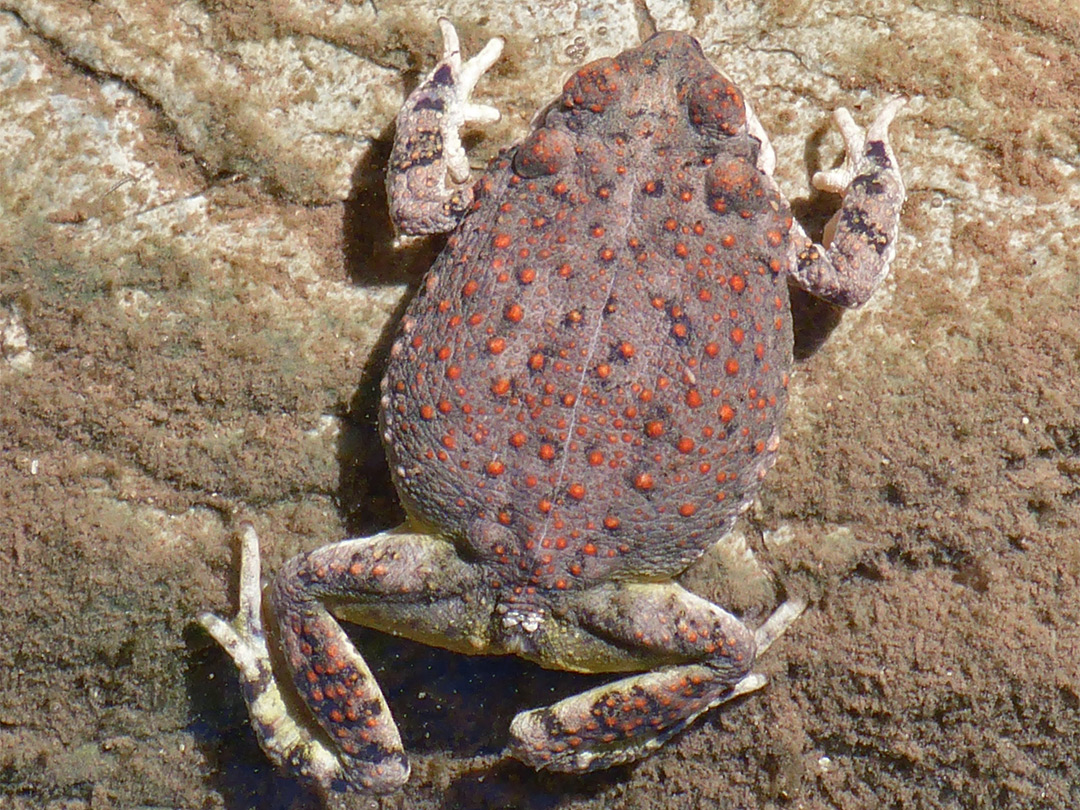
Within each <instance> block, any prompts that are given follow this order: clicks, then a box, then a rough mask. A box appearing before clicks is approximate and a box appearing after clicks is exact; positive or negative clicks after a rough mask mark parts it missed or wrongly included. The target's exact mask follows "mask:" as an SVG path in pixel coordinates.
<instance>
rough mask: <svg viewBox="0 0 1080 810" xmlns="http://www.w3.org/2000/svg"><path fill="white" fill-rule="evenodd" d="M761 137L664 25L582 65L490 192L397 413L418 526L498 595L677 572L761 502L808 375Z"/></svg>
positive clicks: (432, 303) (448, 262)
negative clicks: (790, 387) (796, 365)
mask: <svg viewBox="0 0 1080 810" xmlns="http://www.w3.org/2000/svg"><path fill="white" fill-rule="evenodd" d="M758 146H759V144H758V142H757V140H755V139H754V138H752V137H750V136H749V135H747V133H746V118H745V109H744V105H743V101H742V97H741V94H740V93H739V91H738V90H737V89H736V88H735V87H734V86H733V85H732V84H731V83H730V82H729V81H728V80H726V79H725V78H724V77H722V76H721V75H719V74H718V73H717V72H716V70H715V69H714V68H713V67H712V66H711V65H710V64H709V63H708V62H707V61H706V60H705V58H704V56H703V55H702V54H701V51H700V49H699V48H698V46H697V43H696V42H694V41H693V40H692V39H691V38H689V37H687V36H685V35H681V34H672V33H667V34H660V35H657V36H656V37H654V38H652V39H650V40H649V41H648V42H646V43H645V44H643V45H642V46H641V47H639V48H637V49H634V50H630V51H627V52H625V53H623V54H621V55H620V56H618V57H616V58H615V59H607V60H601V61H598V62H594V63H592V64H590V65H588V66H586V67H584V68H582V69H581V70H580V71H578V72H577V73H576V74H575V75H574V76H573V77H572V78H571V79H570V81H569V82H568V83H567V85H566V87H565V89H564V92H563V95H562V98H561V99H560V101H559V102H558V103H557V104H556V105H554V106H553V107H552V108H551V109H549V111H548V112H547V113H546V115H545V116H544V117H543V118H542V119H541V124H540V125H539V127H538V128H537V129H536V130H535V131H534V132H532V133H531V134H530V135H529V136H528V137H527V138H526V139H525V141H524V142H523V143H521V144H519V145H518V146H516V147H514V148H513V149H511V150H509V151H507V152H506V153H504V154H503V155H501V156H500V157H499V158H498V159H496V160H495V161H494V162H493V163H492V165H491V166H490V167H489V168H488V171H487V173H486V174H485V175H484V176H483V178H482V179H481V180H480V181H479V183H478V184H477V196H476V201H475V203H474V205H473V210H472V211H471V212H470V214H469V215H468V216H467V217H466V218H465V219H464V221H463V222H462V224H461V225H460V226H459V227H458V229H457V230H456V231H455V232H454V233H453V235H452V236H451V237H450V239H449V242H448V244H447V246H446V250H445V251H444V252H443V254H442V255H441V256H440V258H439V259H438V261H437V262H436V263H435V265H434V266H433V267H432V269H431V271H430V273H429V275H428V277H427V279H426V281H425V284H424V285H423V288H422V289H421V292H420V294H419V295H418V296H417V297H416V298H415V299H414V300H413V302H412V304H411V305H410V306H409V309H408V312H407V314H406V317H405V318H404V320H403V322H402V328H401V334H400V335H399V336H398V339H397V341H396V342H395V345H394V348H393V351H392V357H391V361H390V364H389V368H388V370H387V374H386V379H385V380H384V394H385V396H384V400H383V408H382V414H381V418H382V427H383V435H384V438H385V439H386V445H387V452H388V455H389V458H390V461H391V468H392V471H393V474H394V476H395V479H396V482H397V486H398V490H399V492H400V493H401V494H402V496H403V498H404V499H405V502H406V506H407V508H408V510H409V512H410V513H411V514H413V515H414V516H416V517H419V518H421V519H423V520H425V521H427V522H429V523H431V524H434V525H435V526H437V527H438V528H439V529H440V530H441V531H442V532H443V533H445V534H448V535H450V536H452V537H454V538H455V539H456V540H457V541H459V542H460V543H461V544H462V545H463V546H467V547H468V548H469V549H470V553H471V554H473V555H476V556H477V557H479V558H481V559H484V560H486V561H488V563H489V564H490V566H491V570H492V579H493V580H495V581H497V582H499V583H501V584H504V585H505V584H524V585H530V584H531V585H535V586H538V587H542V588H576V587H582V586H584V585H586V584H589V583H591V582H595V581H597V580H603V579H611V578H619V577H634V576H642V575H644V576H649V575H661V574H663V575H670V574H673V573H677V572H678V571H680V570H681V569H683V568H684V567H685V566H686V565H687V564H689V562H691V561H692V560H693V559H695V558H696V557H697V556H698V555H699V554H700V552H701V551H702V550H703V549H704V548H706V547H708V546H709V545H710V544H711V543H713V542H715V541H716V540H717V539H719V537H720V535H721V534H722V532H723V531H725V530H726V529H727V528H728V527H729V526H730V524H731V522H732V521H733V519H734V517H735V515H736V514H737V513H738V511H739V509H740V507H741V506H742V505H743V504H744V503H745V502H746V500H747V499H748V498H750V497H752V495H753V493H754V492H755V491H756V488H757V484H758V482H759V480H760V477H761V475H762V474H763V473H764V471H765V469H766V468H767V466H768V465H769V463H770V462H771V459H772V455H773V453H774V451H775V449H776V443H777V438H778V430H779V419H780V414H781V412H782V410H783V406H784V400H785V387H786V383H787V372H788V369H789V367H790V362H791V324H790V316H789V312H788V294H787V286H786V280H785V273H786V271H787V269H788V257H789V251H790V248H789V242H788V230H789V228H790V225H791V220H790V215H789V213H788V210H787V208H786V206H785V205H784V204H783V203H782V201H781V200H780V197H779V196H778V194H777V193H776V191H775V187H774V185H773V183H772V181H771V179H769V178H767V177H765V176H764V175H763V174H762V173H761V172H759V170H758V169H757V168H756V165H755V161H756V157H757V149H758Z"/></svg>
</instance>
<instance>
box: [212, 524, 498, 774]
mask: <svg viewBox="0 0 1080 810" xmlns="http://www.w3.org/2000/svg"><path fill="white" fill-rule="evenodd" d="M243 538H244V548H243V568H242V572H241V592H240V611H239V615H238V616H237V618H236V619H235V620H234V621H233V622H232V623H226V622H224V621H222V620H221V619H219V618H218V617H216V616H213V615H210V614H204V615H202V616H200V617H199V619H200V621H201V622H202V624H203V625H204V626H205V627H206V628H207V629H208V630H209V631H210V633H211V634H212V635H213V636H214V638H216V639H217V640H218V641H219V642H220V643H221V644H222V646H224V647H225V649H226V650H227V651H228V652H229V654H230V655H231V656H232V657H233V659H234V661H235V662H236V665H237V668H238V669H239V670H240V678H241V682H242V684H243V686H244V696H245V699H246V701H247V704H248V709H249V712H250V714H251V720H252V725H253V726H254V728H255V731H256V734H257V735H258V738H259V742H260V744H261V745H262V748H263V750H264V751H266V753H267V755H268V756H269V757H270V759H271V760H273V761H274V762H275V763H276V764H278V765H279V766H281V767H283V768H285V769H286V770H287V771H289V772H290V773H293V774H295V775H297V776H299V777H300V778H301V779H302V781H305V782H306V783H308V784H310V785H311V786H313V787H314V788H316V789H317V790H318V791H319V792H320V793H322V794H323V795H330V794H332V793H343V792H349V791H353V792H358V793H369V792H370V793H384V792H388V791H392V790H395V789H396V788H399V787H400V786H401V785H402V784H404V783H405V781H406V780H407V779H408V777H409V764H408V761H407V759H406V757H405V754H404V753H403V750H402V745H401V738H400V736H399V735H398V730H397V726H396V725H395V723H394V720H393V718H392V717H391V715H390V710H389V708H388V707H387V705H386V701H385V700H384V699H383V695H382V692H381V690H380V689H379V685H378V683H376V681H375V678H374V677H373V675H372V673H371V670H370V669H369V668H368V666H367V664H366V663H365V662H364V659H363V658H362V657H361V655H360V654H359V653H358V652H357V650H356V648H355V647H354V646H353V643H352V641H351V640H350V639H349V637H348V636H347V635H346V634H345V632H344V630H343V629H342V628H341V626H340V625H339V624H338V622H337V620H336V619H335V615H337V616H340V617H341V618H345V619H348V620H350V621H356V622H359V623H362V624H374V625H376V626H378V627H379V628H380V629H383V630H386V631H389V632H399V633H401V634H402V635H406V636H409V637H410V638H414V639H417V640H421V641H426V642H428V643H436V644H439V645H440V646H443V647H447V648H449V649H456V650H459V651H471V652H475V651H476V650H477V648H481V649H482V648H484V647H485V645H486V643H487V642H486V635H485V634H486V631H487V628H488V626H489V624H490V616H491V606H490V604H487V603H486V602H485V601H484V600H483V599H482V598H481V594H482V593H483V590H482V589H481V588H480V587H479V582H478V574H477V572H476V570H475V569H474V568H473V567H471V566H469V565H467V564H466V563H464V562H462V561H461V559H460V558H459V557H458V555H457V553H456V552H455V550H454V548H453V546H452V545H450V544H449V543H447V542H445V541H443V540H439V539H436V538H432V537H430V536H428V535H424V534H414V533H411V532H409V531H407V530H395V531H392V532H384V533H382V534H379V535H375V536H373V537H366V538H360V539H355V540H345V541H342V542H340V543H335V544H333V545H330V546H326V547H324V548H321V549H318V550H316V551H313V552H311V553H308V554H300V555H298V556H296V557H294V558H293V559H292V560H290V561H289V562H288V563H286V565H285V566H284V568H283V569H282V570H281V571H280V572H279V573H278V575H277V577H276V578H275V580H274V583H273V585H272V586H271V588H270V590H269V597H270V602H271V604H272V606H273V615H274V620H275V622H276V631H277V632H276V639H277V641H278V643H279V646H280V650H281V654H282V658H283V659H284V664H285V666H286V668H287V669H288V671H289V674H290V676H291V678H292V682H293V686H294V687H295V690H296V693H297V694H299V696H300V697H301V699H302V700H303V701H304V703H305V704H306V705H307V708H308V710H309V712H310V716H311V717H313V718H314V720H315V721H316V722H317V723H318V725H319V726H321V728H316V727H315V725H314V723H312V724H311V725H310V727H309V726H305V725H303V724H302V723H303V721H302V720H297V719H296V718H298V717H303V716H304V715H303V713H298V712H296V710H295V709H296V707H292V711H290V710H289V707H288V706H287V705H286V701H285V700H284V699H283V697H282V693H281V689H280V686H279V684H278V682H277V681H276V680H275V676H274V673H273V670H272V667H271V663H270V660H271V659H270V654H269V651H268V646H267V641H266V633H265V632H264V629H263V619H262V616H261V611H260V604H261V601H260V584H259V562H258V560H259V550H258V540H257V538H256V537H255V532H254V530H253V529H251V527H250V526H248V527H246V528H245V530H244V535H243ZM331 611H333V613H331ZM290 693H291V690H290Z"/></svg>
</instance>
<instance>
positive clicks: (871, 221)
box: [792, 98, 905, 307]
mask: <svg viewBox="0 0 1080 810" xmlns="http://www.w3.org/2000/svg"><path fill="white" fill-rule="evenodd" d="M904 103H905V102H904V100H903V99H901V98H894V99H892V100H891V101H890V102H889V103H888V104H886V105H885V108H884V109H883V110H882V111H881V112H880V113H879V114H878V117H877V119H875V121H874V123H873V124H871V125H870V129H869V130H867V131H865V132H864V131H863V130H862V128H861V127H859V126H857V125H856V124H855V122H854V121H853V120H852V118H851V114H850V113H849V112H848V111H847V110H845V109H839V110H837V111H836V113H835V114H834V115H833V120H834V121H835V122H836V125H837V127H839V129H840V132H841V134H842V135H843V136H844V144H845V147H846V150H847V154H846V156H845V158H844V164H843V165H842V166H841V167H840V168H838V169H833V170H832V171H827V172H818V173H817V174H816V175H814V178H813V183H814V186H815V187H816V188H819V189H821V190H823V191H831V192H835V193H837V194H843V195H844V202H843V204H842V205H841V207H840V210H839V211H837V212H836V215H835V216H834V217H833V218H832V220H830V222H829V224H828V225H827V226H826V228H825V238H824V239H823V242H824V243H825V245H827V247H823V246H822V245H816V244H814V243H813V242H811V241H810V239H809V237H807V235H806V233H805V232H804V231H803V229H802V228H801V227H800V226H799V225H797V224H796V225H795V226H794V228H793V229H792V249H793V250H794V252H795V257H794V261H793V267H794V271H793V274H792V275H793V278H794V279H795V281H796V282H797V283H798V284H799V285H800V286H801V287H803V288H804V289H806V290H807V291H808V292H810V293H812V294H814V295H816V296H818V297H819V298H824V299H825V300H827V301H831V302H833V303H834V304H841V305H843V306H846V307H857V306H860V305H861V304H863V303H865V302H866V301H867V299H869V298H870V296H871V295H872V294H873V292H874V290H875V289H877V287H878V285H879V284H881V282H882V281H883V280H884V279H885V276H886V275H887V274H888V272H889V263H890V262H891V261H892V260H893V256H894V255H895V254H896V234H897V231H898V230H899V228H900V208H901V206H902V205H903V204H904V194H905V192H904V182H903V180H902V179H901V177H900V168H899V166H898V165H897V163H896V155H894V154H893V150H892V147H891V146H890V145H889V124H890V123H891V122H892V120H893V117H894V116H895V115H896V113H897V112H898V111H899V110H900V108H901V107H902V106H903V105H904Z"/></svg>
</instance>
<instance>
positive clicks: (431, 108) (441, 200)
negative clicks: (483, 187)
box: [386, 17, 503, 235]
mask: <svg viewBox="0 0 1080 810" xmlns="http://www.w3.org/2000/svg"><path fill="white" fill-rule="evenodd" d="M439 29H440V31H442V38H443V56H442V59H440V60H439V63H438V64H437V65H435V68H434V69H433V70H432V71H431V73H429V74H428V75H427V77H426V78H425V79H424V80H423V81H422V82H421V83H420V84H419V85H418V86H417V88H416V89H415V90H413V91H412V93H410V94H409V97H408V98H407V99H406V100H405V104H404V105H403V106H402V108H401V111H400V112H399V113H398V117H397V132H396V133H395V136H394V148H393V151H392V152H391V154H390V165H389V167H388V169H387V175H386V189H387V197H388V198H389V202H390V218H391V220H393V222H394V225H396V226H397V228H398V230H399V231H401V232H402V233H405V234H413V235H419V234H429V233H445V232H446V231H449V230H451V229H452V228H453V227H454V226H455V225H457V223H458V221H459V220H460V219H461V217H462V216H463V215H464V213H465V211H466V210H467V209H468V207H469V204H470V203H471V202H472V199H473V193H472V188H471V186H469V185H468V180H469V174H470V172H469V160H468V157H467V156H466V154H465V149H464V148H463V147H462V145H461V135H460V131H461V129H462V128H463V127H464V126H465V125H466V124H470V123H477V124H490V123H492V122H494V121H498V120H499V111H498V110H497V109H495V108H494V107H489V106H488V105H486V104H474V103H473V102H471V101H470V100H469V96H470V95H471V94H472V91H473V88H474V87H476V83H477V82H478V81H479V80H480V77H481V76H483V75H484V73H485V72H486V71H487V69H488V68H490V67H491V66H492V65H493V64H495V60H497V59H498V58H499V54H501V53H502V49H503V40H502V39H501V38H499V37H496V38H494V39H491V40H488V43H487V45H485V46H484V47H483V49H482V50H481V51H480V52H479V53H478V54H476V55H475V56H473V57H472V58H471V59H468V60H466V61H465V62H462V61H461V47H460V44H459V42H458V35H457V31H456V30H455V29H454V26H453V25H452V24H451V22H450V21H449V20H448V19H446V18H445V17H442V18H440V19H439Z"/></svg>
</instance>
